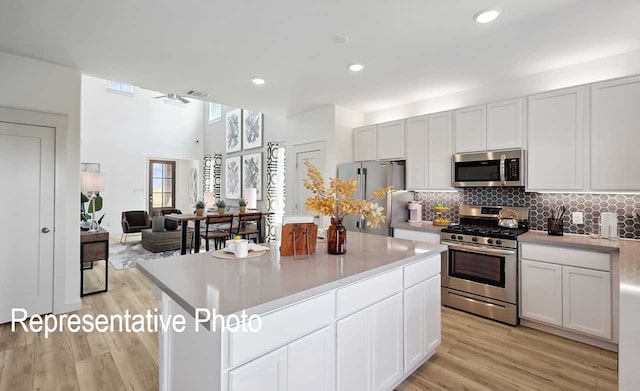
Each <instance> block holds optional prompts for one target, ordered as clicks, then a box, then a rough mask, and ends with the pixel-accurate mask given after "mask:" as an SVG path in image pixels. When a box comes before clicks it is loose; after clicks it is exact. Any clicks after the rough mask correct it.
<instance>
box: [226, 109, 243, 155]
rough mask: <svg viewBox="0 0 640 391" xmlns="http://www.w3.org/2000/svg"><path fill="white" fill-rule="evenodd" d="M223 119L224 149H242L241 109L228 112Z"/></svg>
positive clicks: (229, 150)
mask: <svg viewBox="0 0 640 391" xmlns="http://www.w3.org/2000/svg"><path fill="white" fill-rule="evenodd" d="M225 120H226V123H225V151H226V152H227V153H232V152H238V151H240V150H241V149H242V110H240V109H236V110H232V111H230V112H228V113H227V115H226V117H225Z"/></svg>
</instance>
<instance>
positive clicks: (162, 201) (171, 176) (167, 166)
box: [149, 160, 176, 215]
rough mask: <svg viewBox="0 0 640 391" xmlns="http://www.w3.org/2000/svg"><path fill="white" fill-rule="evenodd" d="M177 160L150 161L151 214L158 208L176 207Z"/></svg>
mask: <svg viewBox="0 0 640 391" xmlns="http://www.w3.org/2000/svg"><path fill="white" fill-rule="evenodd" d="M175 172H176V162H171V161H163V160H150V161H149V214H151V215H153V214H154V212H155V210H156V209H163V208H175V199H176V197H175V193H176V175H175Z"/></svg>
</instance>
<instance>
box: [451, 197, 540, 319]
mask: <svg viewBox="0 0 640 391" xmlns="http://www.w3.org/2000/svg"><path fill="white" fill-rule="evenodd" d="M501 212H502V213H501ZM506 214H509V215H510V218H509V219H506V218H504V219H501V217H504V215H506ZM499 215H500V216H499ZM459 216H460V224H459V225H452V226H449V227H447V228H444V229H442V231H441V232H442V233H441V242H442V243H443V244H446V245H448V246H449V251H448V253H447V256H446V257H443V258H442V304H443V305H446V306H449V307H453V308H458V309H461V310H464V311H467V312H471V313H474V314H477V315H481V316H484V317H487V318H491V319H495V320H498V321H500V322H504V323H508V324H512V325H517V324H518V240H517V239H518V235H520V234H523V233H525V232H526V231H527V230H528V229H529V208H515V207H500V206H473V205H461V206H460V215H459ZM501 225H505V226H512V227H513V228H505V227H503V226H501Z"/></svg>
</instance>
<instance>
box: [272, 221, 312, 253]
mask: <svg viewBox="0 0 640 391" xmlns="http://www.w3.org/2000/svg"><path fill="white" fill-rule="evenodd" d="M317 239H318V226H317V225H315V224H314V223H299V224H286V225H284V226H282V237H281V241H280V255H281V256H285V257H287V256H291V255H293V256H296V257H298V256H300V255H306V256H307V257H308V256H310V255H312V254H315V253H316V242H317Z"/></svg>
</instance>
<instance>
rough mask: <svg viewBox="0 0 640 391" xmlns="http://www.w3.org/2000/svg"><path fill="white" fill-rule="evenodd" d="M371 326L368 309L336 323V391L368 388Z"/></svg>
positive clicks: (369, 310)
mask: <svg viewBox="0 0 640 391" xmlns="http://www.w3.org/2000/svg"><path fill="white" fill-rule="evenodd" d="M372 323H373V310H372V308H371V307H369V308H366V309H364V310H362V311H359V312H356V313H355V314H353V315H350V316H348V317H346V318H344V319H341V320H339V321H338V322H337V325H336V327H337V330H336V337H337V340H336V372H337V376H336V379H337V384H336V388H337V390H338V391H351V390H363V391H369V390H371V389H372V381H373V372H372V370H373V366H372V364H373V355H372V354H373V346H372V343H371V341H372Z"/></svg>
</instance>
